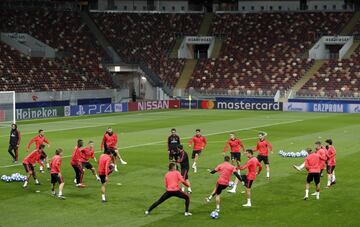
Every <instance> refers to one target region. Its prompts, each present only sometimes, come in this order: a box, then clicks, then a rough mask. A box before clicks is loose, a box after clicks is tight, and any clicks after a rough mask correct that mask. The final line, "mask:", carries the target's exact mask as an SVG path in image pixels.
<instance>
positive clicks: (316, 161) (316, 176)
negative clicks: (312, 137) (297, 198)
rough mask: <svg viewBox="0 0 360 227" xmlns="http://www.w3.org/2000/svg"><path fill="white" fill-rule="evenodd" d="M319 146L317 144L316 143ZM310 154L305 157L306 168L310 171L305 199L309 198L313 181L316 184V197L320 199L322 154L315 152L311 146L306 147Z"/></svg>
mask: <svg viewBox="0 0 360 227" xmlns="http://www.w3.org/2000/svg"><path fill="white" fill-rule="evenodd" d="M315 145H316V146H317V144H315ZM306 151H307V152H308V154H309V155H308V156H307V157H306V158H305V168H306V170H307V171H308V175H307V178H306V185H305V197H304V200H307V199H308V198H309V188H310V183H311V182H312V181H314V182H315V185H316V192H315V195H316V199H320V162H321V160H320V156H319V155H318V154H316V153H313V152H312V151H311V149H310V148H308V149H306Z"/></svg>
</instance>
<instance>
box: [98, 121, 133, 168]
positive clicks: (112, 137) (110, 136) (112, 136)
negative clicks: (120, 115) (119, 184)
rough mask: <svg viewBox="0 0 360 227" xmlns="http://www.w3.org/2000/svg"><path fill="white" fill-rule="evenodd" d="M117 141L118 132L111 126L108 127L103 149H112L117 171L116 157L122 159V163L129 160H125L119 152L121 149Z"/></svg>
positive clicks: (102, 145)
mask: <svg viewBox="0 0 360 227" xmlns="http://www.w3.org/2000/svg"><path fill="white" fill-rule="evenodd" d="M117 142H118V137H117V135H116V133H115V132H114V131H113V130H112V128H111V127H109V128H108V129H107V131H106V132H105V134H104V137H103V140H102V142H101V150H104V151H105V150H106V149H111V151H112V152H113V153H112V161H113V163H114V164H115V172H117V171H118V168H117V165H116V158H119V159H120V163H121V164H123V165H126V164H127V162H125V161H124V160H123V159H122V158H121V156H120V153H119V150H118V149H117Z"/></svg>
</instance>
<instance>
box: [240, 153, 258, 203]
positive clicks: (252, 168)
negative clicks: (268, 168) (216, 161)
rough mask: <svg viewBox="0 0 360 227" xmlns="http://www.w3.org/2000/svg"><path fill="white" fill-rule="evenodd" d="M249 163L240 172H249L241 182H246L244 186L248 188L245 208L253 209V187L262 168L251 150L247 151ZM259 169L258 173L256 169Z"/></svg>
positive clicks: (243, 176) (242, 177) (242, 176)
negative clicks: (246, 170) (245, 170)
mask: <svg viewBox="0 0 360 227" xmlns="http://www.w3.org/2000/svg"><path fill="white" fill-rule="evenodd" d="M245 154H246V156H247V158H248V161H247V162H246V163H245V165H243V166H240V167H239V169H240V170H244V169H248V172H247V173H246V175H241V181H242V182H244V186H245V187H246V195H247V203H246V204H244V205H243V206H244V207H251V185H252V183H253V182H254V180H255V179H256V175H259V174H260V172H261V170H262V166H261V164H260V162H259V161H258V159H257V158H255V157H254V156H253V151H252V150H251V149H248V150H246V152H245ZM257 168H258V169H259V170H258V171H256V169H257Z"/></svg>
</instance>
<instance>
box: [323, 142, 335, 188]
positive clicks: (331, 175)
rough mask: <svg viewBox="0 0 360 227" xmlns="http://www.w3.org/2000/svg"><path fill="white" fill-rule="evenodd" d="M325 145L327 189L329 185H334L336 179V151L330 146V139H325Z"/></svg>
mask: <svg viewBox="0 0 360 227" xmlns="http://www.w3.org/2000/svg"><path fill="white" fill-rule="evenodd" d="M325 143H326V144H327V145H326V150H327V151H326V156H327V161H328V163H327V168H326V169H327V174H328V182H327V186H326V187H327V188H329V187H330V186H331V185H334V184H336V178H335V166H336V159H335V157H336V150H335V147H334V146H333V145H332V144H333V141H332V139H327V140H326V141H325Z"/></svg>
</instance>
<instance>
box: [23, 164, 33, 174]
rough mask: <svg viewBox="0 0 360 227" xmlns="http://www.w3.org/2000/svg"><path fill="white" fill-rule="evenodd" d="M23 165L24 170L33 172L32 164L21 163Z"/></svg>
mask: <svg viewBox="0 0 360 227" xmlns="http://www.w3.org/2000/svg"><path fill="white" fill-rule="evenodd" d="M23 166H24V168H25V171H26V172H27V173H29V174H33V173H34V166H33V165H32V164H25V163H23Z"/></svg>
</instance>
